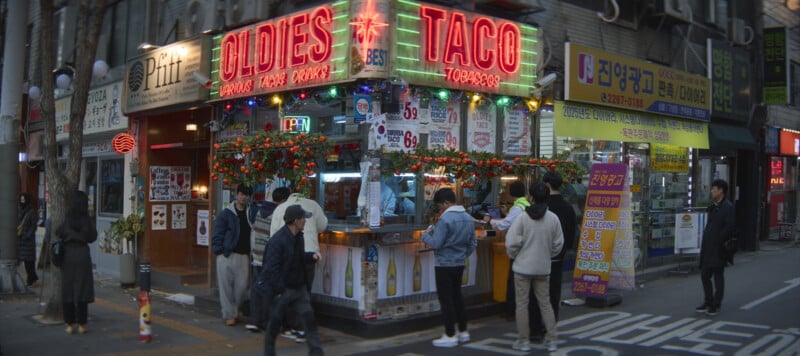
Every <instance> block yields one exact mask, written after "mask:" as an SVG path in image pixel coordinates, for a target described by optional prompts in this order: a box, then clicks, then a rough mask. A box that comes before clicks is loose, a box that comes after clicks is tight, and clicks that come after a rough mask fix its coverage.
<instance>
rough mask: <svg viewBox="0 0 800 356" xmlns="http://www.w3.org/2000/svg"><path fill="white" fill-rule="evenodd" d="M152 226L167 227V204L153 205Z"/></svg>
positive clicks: (156, 227) (154, 228) (163, 228)
mask: <svg viewBox="0 0 800 356" xmlns="http://www.w3.org/2000/svg"><path fill="white" fill-rule="evenodd" d="M150 226H151V229H152V230H166V229H167V206H166V205H164V204H159V205H153V206H152V214H150Z"/></svg>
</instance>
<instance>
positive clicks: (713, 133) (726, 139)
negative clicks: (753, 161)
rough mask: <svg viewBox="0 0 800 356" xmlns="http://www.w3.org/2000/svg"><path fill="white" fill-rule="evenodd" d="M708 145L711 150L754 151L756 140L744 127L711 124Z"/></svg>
mask: <svg viewBox="0 0 800 356" xmlns="http://www.w3.org/2000/svg"><path fill="white" fill-rule="evenodd" d="M708 141H709V142H708V143H709V144H710V146H711V149H712V150H713V149H724V150H728V149H730V150H736V149H743V150H755V149H756V148H757V145H756V140H755V139H754V138H753V135H751V134H750V131H748V130H747V129H746V128H744V127H740V126H731V125H725V124H711V125H710V127H709V130H708Z"/></svg>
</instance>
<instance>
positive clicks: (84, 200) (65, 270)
mask: <svg viewBox="0 0 800 356" xmlns="http://www.w3.org/2000/svg"><path fill="white" fill-rule="evenodd" d="M68 206H69V210H67V214H66V215H65V216H64V221H63V222H62V223H61V225H59V227H58V229H56V237H57V238H59V239H62V240H64V264H63V265H62V266H61V273H62V275H61V298H62V299H61V301H62V303H63V308H64V323H65V324H67V328H66V332H67V334H72V331H73V324H75V323H76V322H77V323H78V332H79V333H81V334H83V333H86V321H87V317H88V313H89V303H92V302H94V277H93V276H92V256H91V254H90V252H89V244H90V243H92V242H94V241H95V240H97V229H96V228H95V226H94V223H93V222H92V220H91V218H90V217H89V197H88V196H87V195H86V193H84V192H82V191H79V190H76V191H74V192H73V193H72V195H71V196H70V199H69V203H68Z"/></svg>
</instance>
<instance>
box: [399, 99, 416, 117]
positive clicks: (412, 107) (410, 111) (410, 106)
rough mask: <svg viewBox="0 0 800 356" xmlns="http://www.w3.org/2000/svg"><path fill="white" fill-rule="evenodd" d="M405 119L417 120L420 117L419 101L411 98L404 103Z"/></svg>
mask: <svg viewBox="0 0 800 356" xmlns="http://www.w3.org/2000/svg"><path fill="white" fill-rule="evenodd" d="M403 119H404V120H406V121H407V122H417V120H418V119H419V101H417V100H409V101H406V102H405V104H403Z"/></svg>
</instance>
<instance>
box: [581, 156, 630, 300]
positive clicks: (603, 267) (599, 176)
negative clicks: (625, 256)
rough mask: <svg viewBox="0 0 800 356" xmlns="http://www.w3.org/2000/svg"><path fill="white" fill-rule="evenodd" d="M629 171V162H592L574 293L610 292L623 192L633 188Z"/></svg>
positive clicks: (602, 294)
mask: <svg viewBox="0 0 800 356" xmlns="http://www.w3.org/2000/svg"><path fill="white" fill-rule="evenodd" d="M627 173H628V166H627V165H625V164H620V163H596V164H594V165H592V170H591V172H590V173H589V187H588V193H587V195H586V206H585V209H584V219H583V225H582V226H581V234H580V239H579V242H578V253H577V255H576V258H575V271H574V274H573V277H572V292H573V293H575V294H577V295H585V296H590V297H603V296H605V295H606V293H607V292H608V283H609V276H610V272H611V262H612V256H613V255H612V253H613V250H614V245H615V241H616V237H617V228H618V227H619V222H620V212H621V209H622V207H623V192H624V191H626V190H627V189H626V187H629V186H628V180H627V179H625V178H626V176H627Z"/></svg>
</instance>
